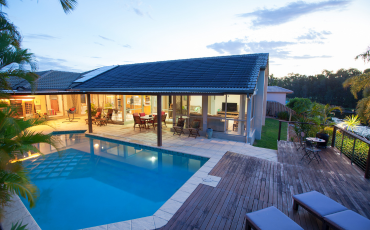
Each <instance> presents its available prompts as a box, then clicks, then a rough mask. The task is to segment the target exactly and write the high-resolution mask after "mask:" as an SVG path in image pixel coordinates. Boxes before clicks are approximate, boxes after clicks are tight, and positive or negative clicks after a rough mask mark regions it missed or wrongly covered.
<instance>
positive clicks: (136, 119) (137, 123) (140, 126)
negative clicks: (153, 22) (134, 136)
mask: <svg viewBox="0 0 370 230" xmlns="http://www.w3.org/2000/svg"><path fill="white" fill-rule="evenodd" d="M134 122H135V123H134V130H135V127H136V125H139V128H140V131H141V128H144V129H145V121H142V120H141V119H140V117H139V116H134Z"/></svg>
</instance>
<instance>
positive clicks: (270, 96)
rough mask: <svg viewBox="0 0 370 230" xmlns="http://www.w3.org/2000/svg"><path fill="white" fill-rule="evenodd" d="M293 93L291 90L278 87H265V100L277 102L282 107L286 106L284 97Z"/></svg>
mask: <svg viewBox="0 0 370 230" xmlns="http://www.w3.org/2000/svg"><path fill="white" fill-rule="evenodd" d="M292 93H294V92H293V91H292V90H289V89H285V88H282V87H279V86H267V100H268V101H277V102H279V103H281V104H283V105H285V104H286V95H287V94H292Z"/></svg>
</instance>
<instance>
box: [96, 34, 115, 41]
mask: <svg viewBox="0 0 370 230" xmlns="http://www.w3.org/2000/svg"><path fill="white" fill-rule="evenodd" d="M99 37H100V38H102V39H104V40H107V41H111V42H114V40H113V39H110V38H107V37H103V36H101V35H99Z"/></svg>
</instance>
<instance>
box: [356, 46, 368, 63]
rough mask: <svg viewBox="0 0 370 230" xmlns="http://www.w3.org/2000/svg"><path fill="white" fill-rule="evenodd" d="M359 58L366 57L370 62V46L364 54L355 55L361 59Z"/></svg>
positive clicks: (365, 59)
mask: <svg viewBox="0 0 370 230" xmlns="http://www.w3.org/2000/svg"><path fill="white" fill-rule="evenodd" d="M359 58H362V59H364V62H366V61H367V62H370V46H369V47H367V50H366V51H365V53H362V54H359V55H357V56H356V57H355V60H357V59H359Z"/></svg>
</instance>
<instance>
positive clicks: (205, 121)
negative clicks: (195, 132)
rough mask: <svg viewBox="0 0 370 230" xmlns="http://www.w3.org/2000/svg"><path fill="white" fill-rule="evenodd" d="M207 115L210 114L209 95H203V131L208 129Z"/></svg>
mask: <svg viewBox="0 0 370 230" xmlns="http://www.w3.org/2000/svg"><path fill="white" fill-rule="evenodd" d="M207 116H208V96H207V95H202V117H203V128H202V129H203V132H206V131H207V128H208V127H207Z"/></svg>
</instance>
